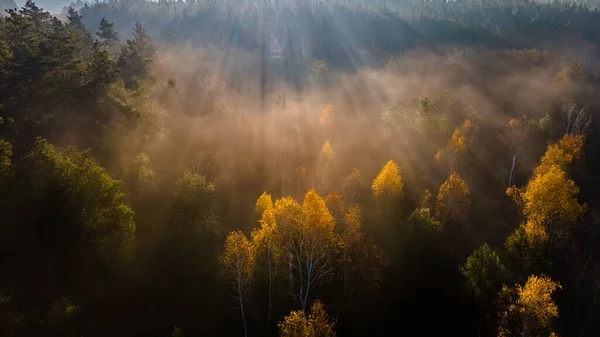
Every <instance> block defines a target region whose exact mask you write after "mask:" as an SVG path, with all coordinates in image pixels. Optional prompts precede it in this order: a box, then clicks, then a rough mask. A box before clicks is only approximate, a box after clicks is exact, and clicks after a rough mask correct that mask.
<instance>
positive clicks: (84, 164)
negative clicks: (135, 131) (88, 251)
mask: <svg viewBox="0 0 600 337" xmlns="http://www.w3.org/2000/svg"><path fill="white" fill-rule="evenodd" d="M26 163H27V167H26V168H27V170H26V173H27V176H28V178H29V180H28V181H26V184H27V185H28V187H29V188H30V189H29V190H30V191H32V196H33V198H34V200H35V203H32V204H31V205H30V206H33V205H37V209H39V210H40V213H39V214H36V216H39V218H37V217H36V219H35V220H34V221H36V222H38V221H39V222H41V223H39V224H38V225H42V224H43V223H45V224H46V225H47V226H46V227H45V228H46V229H47V230H48V231H47V232H45V233H44V234H45V235H47V237H46V238H45V239H46V240H51V239H52V238H59V237H61V236H62V238H61V239H60V240H61V241H62V240H64V239H66V238H72V239H73V241H72V242H70V244H71V245H79V244H80V243H78V242H76V241H75V240H76V239H75V237H77V236H80V239H85V240H89V241H91V242H90V244H91V245H92V246H97V248H102V250H104V251H105V252H106V253H107V254H121V253H126V252H128V251H129V250H130V249H131V248H133V244H134V241H133V239H134V238H133V233H134V232H135V224H134V222H133V210H131V209H130V208H129V207H128V206H127V205H125V204H124V197H125V195H124V194H123V193H122V192H121V182H120V181H117V180H114V179H113V178H111V177H110V176H109V175H108V173H107V172H106V170H105V169H104V168H102V167H100V166H98V165H97V164H96V162H95V161H94V160H93V159H92V158H91V156H90V155H89V152H80V151H77V150H75V149H74V148H69V149H67V150H65V151H62V152H59V151H57V150H56V149H55V148H54V147H53V146H52V145H50V144H49V143H48V142H47V141H45V140H41V139H38V140H37V141H36V146H35V148H34V149H33V150H32V151H31V152H30V153H29V154H28V155H27V157H26ZM25 190H28V189H25ZM61 202H64V203H65V204H63V205H61V206H60V207H57V203H61ZM45 211H48V212H50V213H45ZM64 215H68V216H69V218H64ZM52 222H54V223H52ZM51 231H54V232H51ZM74 235H75V237H74ZM48 244H49V245H54V244H58V242H56V243H53V242H48ZM55 248H56V249H58V250H63V249H65V250H68V249H70V248H72V246H71V247H70V246H69V245H67V246H64V247H59V246H56V247H55ZM64 252H65V253H67V252H66V251H64Z"/></svg>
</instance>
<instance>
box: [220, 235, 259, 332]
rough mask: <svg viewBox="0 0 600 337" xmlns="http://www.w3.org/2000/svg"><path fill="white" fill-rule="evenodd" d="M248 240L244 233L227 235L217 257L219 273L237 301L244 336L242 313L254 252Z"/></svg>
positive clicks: (250, 277) (250, 283) (243, 317)
mask: <svg viewBox="0 0 600 337" xmlns="http://www.w3.org/2000/svg"><path fill="white" fill-rule="evenodd" d="M252 248H253V247H252V244H251V243H250V240H248V238H247V237H246V236H245V235H244V233H242V232H239V231H235V232H231V233H229V235H227V239H226V240H225V247H224V251H223V253H222V254H221V256H220V257H219V265H220V267H221V273H222V275H223V277H224V278H225V280H226V281H227V283H228V285H229V287H230V288H231V290H232V291H233V294H234V298H235V299H236V300H237V301H239V304H240V312H241V315H242V322H243V324H244V336H248V328H247V326H246V315H245V313H244V297H245V296H246V294H247V293H248V291H249V290H250V289H251V287H252V276H253V273H254V261H255V259H254V251H253V249H252Z"/></svg>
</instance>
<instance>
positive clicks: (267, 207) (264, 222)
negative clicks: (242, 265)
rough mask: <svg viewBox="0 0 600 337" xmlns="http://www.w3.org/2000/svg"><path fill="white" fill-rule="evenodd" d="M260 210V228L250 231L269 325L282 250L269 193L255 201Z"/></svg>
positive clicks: (269, 325) (257, 208)
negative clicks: (265, 291)
mask: <svg viewBox="0 0 600 337" xmlns="http://www.w3.org/2000/svg"><path fill="white" fill-rule="evenodd" d="M258 210H262V216H261V219H260V221H259V223H260V228H258V229H255V230H254V231H252V245H253V248H254V252H255V254H256V255H255V257H256V270H257V271H258V272H260V274H261V275H265V276H266V278H267V284H268V297H269V299H268V302H269V305H268V313H267V317H268V327H269V328H270V327H271V311H272V308H273V284H274V282H275V280H276V278H277V276H278V275H279V267H280V266H281V264H282V259H283V251H282V248H281V239H280V238H279V231H278V228H277V222H276V217H275V206H274V205H273V202H272V201H271V196H270V195H269V194H266V192H265V193H263V194H262V195H261V196H260V197H259V198H258V200H257V201H256V211H258Z"/></svg>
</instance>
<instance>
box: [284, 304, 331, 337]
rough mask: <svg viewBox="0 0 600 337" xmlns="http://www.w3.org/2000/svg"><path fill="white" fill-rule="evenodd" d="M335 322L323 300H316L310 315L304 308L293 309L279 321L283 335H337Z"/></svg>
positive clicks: (305, 336)
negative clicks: (330, 317) (328, 313)
mask: <svg viewBox="0 0 600 337" xmlns="http://www.w3.org/2000/svg"><path fill="white" fill-rule="evenodd" d="M334 326H335V323H333V322H332V321H331V319H329V315H327V311H325V307H324V306H323V303H321V301H319V300H316V301H315V302H314V303H313V305H312V306H311V308H310V313H309V314H308V317H307V316H306V314H305V313H304V311H302V310H297V311H292V312H290V314H289V315H288V316H286V317H285V318H284V319H283V322H281V323H279V331H280V334H279V336H281V337H335V330H334Z"/></svg>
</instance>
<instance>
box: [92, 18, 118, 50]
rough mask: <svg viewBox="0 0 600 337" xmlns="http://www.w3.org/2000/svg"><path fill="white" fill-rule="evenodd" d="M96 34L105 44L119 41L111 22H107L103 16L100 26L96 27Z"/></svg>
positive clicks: (113, 43)
mask: <svg viewBox="0 0 600 337" xmlns="http://www.w3.org/2000/svg"><path fill="white" fill-rule="evenodd" d="M96 36H98V38H100V41H102V43H103V44H105V45H107V46H114V45H116V44H117V43H118V42H119V35H118V34H117V32H116V31H115V29H114V24H113V23H112V22H108V21H107V20H106V19H105V18H102V20H101V21H100V26H99V27H98V32H96Z"/></svg>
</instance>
